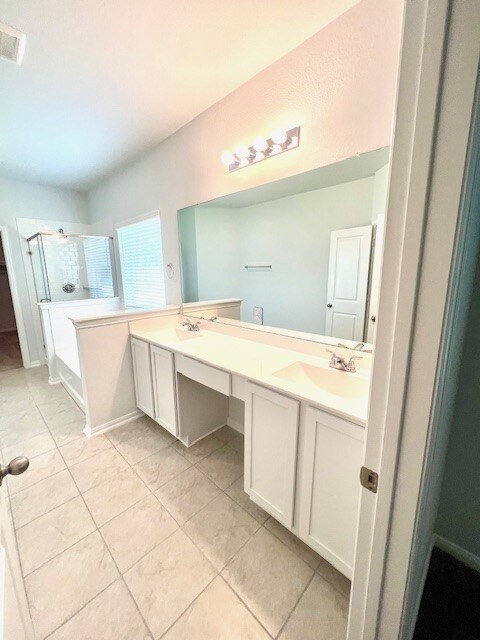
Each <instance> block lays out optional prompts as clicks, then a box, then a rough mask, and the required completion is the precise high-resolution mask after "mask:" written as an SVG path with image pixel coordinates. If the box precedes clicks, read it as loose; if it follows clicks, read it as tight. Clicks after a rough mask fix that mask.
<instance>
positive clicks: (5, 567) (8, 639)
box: [0, 478, 34, 640]
mask: <svg viewBox="0 0 480 640" xmlns="http://www.w3.org/2000/svg"><path fill="white" fill-rule="evenodd" d="M13 482H15V479H14V478H13ZM0 640H34V633H33V626H32V620H31V618H30V612H29V608H28V604H27V596H26V594H25V587H24V584H23V578H22V572H21V569H20V561H19V558H18V550H17V543H16V540H15V534H14V531H13V524H12V521H11V517H10V513H9V508H8V495H7V487H6V484H5V482H4V483H3V485H2V486H1V487H0Z"/></svg>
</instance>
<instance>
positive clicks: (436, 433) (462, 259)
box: [402, 85, 480, 639]
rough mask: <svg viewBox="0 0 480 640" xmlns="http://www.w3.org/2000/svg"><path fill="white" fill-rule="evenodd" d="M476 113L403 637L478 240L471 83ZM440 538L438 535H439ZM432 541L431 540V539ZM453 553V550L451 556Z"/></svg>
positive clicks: (443, 447)
mask: <svg viewBox="0 0 480 640" xmlns="http://www.w3.org/2000/svg"><path fill="white" fill-rule="evenodd" d="M475 109H476V114H475V119H474V124H472V131H471V136H470V139H471V145H470V147H471V148H470V151H469V157H468V161H467V168H466V171H465V175H466V178H467V179H466V182H465V184H464V188H463V195H462V204H461V207H460V209H461V217H460V222H459V226H458V230H457V246H456V250H455V259H454V265H453V268H452V273H451V286H450V291H449V298H448V308H447V313H446V316H445V324H444V330H443V336H442V348H441V356H440V364H439V368H438V371H437V389H436V397H435V400H434V404H433V407H432V414H431V424H430V429H431V435H430V441H429V443H428V448H427V453H426V459H425V471H424V476H423V480H422V487H421V493H420V499H419V506H418V514H419V516H418V519H417V522H416V526H415V537H414V543H413V548H412V554H411V559H410V571H409V576H408V586H407V594H406V599H405V607H404V619H403V623H402V624H403V626H404V630H403V635H402V638H405V639H407V638H408V639H409V638H410V637H411V635H412V634H413V631H414V627H413V625H414V621H415V619H416V615H417V613H418V610H419V606H420V601H421V597H422V593H423V587H424V584H425V579H426V573H425V572H423V574H422V573H421V572H420V568H421V567H422V565H423V564H425V562H426V561H428V560H429V557H430V555H431V548H429V543H428V541H429V539H430V540H431V539H432V537H433V538H435V537H436V536H435V534H433V532H434V530H435V526H436V516H437V510H438V504H439V501H440V495H441V488H442V481H443V470H444V466H445V459H446V455H447V447H448V441H449V434H450V426H451V420H452V418H453V410H454V406H455V397H456V393H457V386H458V371H459V367H460V362H461V357H462V351H463V340H464V335H465V328H466V323H467V319H468V313H469V307H470V296H471V292H472V288H473V283H474V278H475V272H476V263H477V256H478V250H479V244H480V217H479V216H478V206H479V203H480V194H479V193H478V179H479V177H480V85H479V86H478V87H477V97H476V107H475ZM440 537H441V536H440ZM432 544H433V543H432ZM452 555H454V554H452Z"/></svg>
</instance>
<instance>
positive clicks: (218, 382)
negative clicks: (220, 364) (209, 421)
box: [175, 354, 231, 396]
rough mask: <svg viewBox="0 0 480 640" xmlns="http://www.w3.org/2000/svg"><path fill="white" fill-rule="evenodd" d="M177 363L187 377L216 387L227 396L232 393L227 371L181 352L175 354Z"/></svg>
mask: <svg viewBox="0 0 480 640" xmlns="http://www.w3.org/2000/svg"><path fill="white" fill-rule="evenodd" d="M175 363H176V368H177V371H178V372H179V373H181V374H183V375H184V376H186V377H187V378H190V379H191V380H195V382H199V383H200V384H203V385H205V386H206V387H210V389H215V391H218V392H219V393H223V395H225V396H229V395H230V391H231V377H230V374H229V373H227V372H226V371H221V370H220V369H215V367H211V366H210V365H208V364H204V363H203V362H199V361H198V360H193V359H192V358H187V357H186V356H182V355H180V354H178V355H176V356H175Z"/></svg>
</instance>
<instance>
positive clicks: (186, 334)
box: [173, 329, 203, 342]
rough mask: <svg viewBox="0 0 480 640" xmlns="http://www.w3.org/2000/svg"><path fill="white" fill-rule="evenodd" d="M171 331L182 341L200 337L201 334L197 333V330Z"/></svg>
mask: <svg viewBox="0 0 480 640" xmlns="http://www.w3.org/2000/svg"><path fill="white" fill-rule="evenodd" d="M173 333H174V334H175V337H176V339H177V340H179V341H180V342H184V341H185V340H192V338H202V337H203V336H202V334H201V333H198V331H188V330H187V329H174V330H173Z"/></svg>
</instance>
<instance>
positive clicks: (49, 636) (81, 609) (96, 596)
mask: <svg viewBox="0 0 480 640" xmlns="http://www.w3.org/2000/svg"><path fill="white" fill-rule="evenodd" d="M120 578H121V576H117V577H116V578H115V580H113V582H110V584H108V585H107V586H106V587H104V588H103V589H102V590H101V591H99V592H98V593H97V594H95V595H94V596H93V597H92V598H90V599H89V600H88V601H87V602H85V604H83V605H82V606H81V608H80V609H78V611H75V612H74V613H72V615H71V616H68V618H67V619H66V620H64V621H63V622H61V623H60V624H59V625H58V627H55V629H53V630H52V631H50V632H49V633H48V635H46V636H44V637H43V638H38V640H48V639H49V638H51V637H52V635H53V634H54V633H56V632H57V631H58V630H59V629H61V628H62V627H63V626H64V625H66V624H67V622H70V620H72V618H74V617H75V616H76V615H77V613H80V611H83V609H85V608H86V607H88V605H89V604H91V603H92V602H93V601H94V600H95V598H98V596H100V595H101V594H102V593H105V591H106V590H107V589H110V587H111V586H112V585H113V584H115V582H117V580H120Z"/></svg>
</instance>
